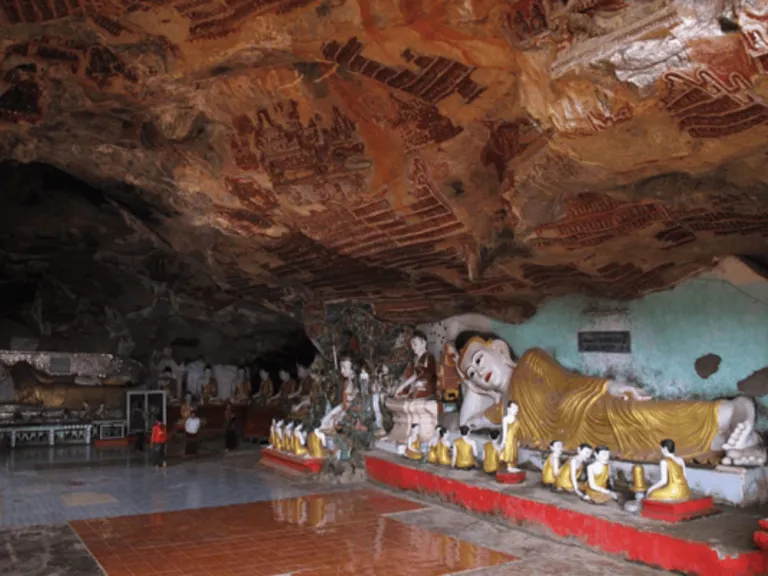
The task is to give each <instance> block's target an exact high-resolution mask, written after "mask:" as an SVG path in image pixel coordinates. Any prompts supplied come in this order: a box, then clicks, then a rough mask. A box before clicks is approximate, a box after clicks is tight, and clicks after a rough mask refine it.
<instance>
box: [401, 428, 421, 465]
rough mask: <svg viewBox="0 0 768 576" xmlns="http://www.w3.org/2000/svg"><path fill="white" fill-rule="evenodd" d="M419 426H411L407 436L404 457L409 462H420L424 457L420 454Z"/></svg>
mask: <svg viewBox="0 0 768 576" xmlns="http://www.w3.org/2000/svg"><path fill="white" fill-rule="evenodd" d="M419 432H420V431H419V425H418V424H412V425H411V433H410V434H409V435H408V442H407V443H406V445H405V452H404V454H403V455H404V456H405V457H406V458H408V459H409V460H417V461H421V459H422V458H424V455H423V454H422V453H421V437H420V436H419Z"/></svg>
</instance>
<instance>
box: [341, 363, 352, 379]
mask: <svg viewBox="0 0 768 576" xmlns="http://www.w3.org/2000/svg"><path fill="white" fill-rule="evenodd" d="M339 367H340V369H341V375H342V376H344V378H352V377H353V376H354V375H355V371H354V370H353V369H352V361H351V360H342V361H341V364H339Z"/></svg>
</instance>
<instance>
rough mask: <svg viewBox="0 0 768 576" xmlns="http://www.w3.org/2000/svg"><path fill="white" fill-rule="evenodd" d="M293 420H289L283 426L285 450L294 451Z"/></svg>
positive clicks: (283, 448)
mask: <svg viewBox="0 0 768 576" xmlns="http://www.w3.org/2000/svg"><path fill="white" fill-rule="evenodd" d="M293 427H294V423H293V422H288V424H286V425H285V427H284V428H283V445H282V450H283V452H293Z"/></svg>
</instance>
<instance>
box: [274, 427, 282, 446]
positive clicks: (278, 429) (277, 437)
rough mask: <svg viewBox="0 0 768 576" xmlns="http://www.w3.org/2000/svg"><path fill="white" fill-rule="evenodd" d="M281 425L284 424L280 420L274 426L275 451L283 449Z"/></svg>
mask: <svg viewBox="0 0 768 576" xmlns="http://www.w3.org/2000/svg"><path fill="white" fill-rule="evenodd" d="M283 425H284V422H283V421H282V420H278V421H277V424H275V445H274V448H275V450H282V449H283V443H284V442H283Z"/></svg>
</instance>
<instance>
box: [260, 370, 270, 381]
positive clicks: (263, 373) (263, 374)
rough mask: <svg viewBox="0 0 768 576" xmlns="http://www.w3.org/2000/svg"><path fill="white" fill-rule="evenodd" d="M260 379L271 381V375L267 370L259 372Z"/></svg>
mask: <svg viewBox="0 0 768 576" xmlns="http://www.w3.org/2000/svg"><path fill="white" fill-rule="evenodd" d="M259 378H261V379H262V380H269V373H268V372H267V371H266V370H263V369H262V370H259Z"/></svg>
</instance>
